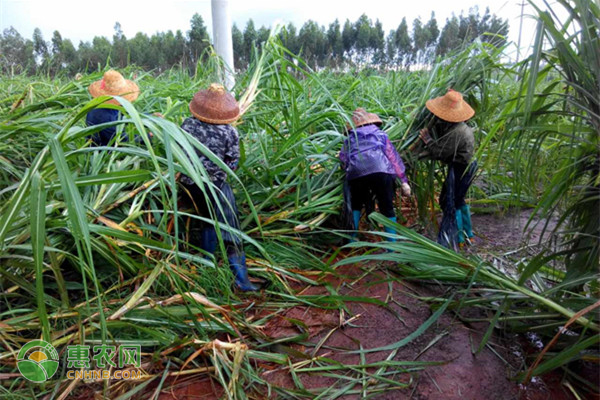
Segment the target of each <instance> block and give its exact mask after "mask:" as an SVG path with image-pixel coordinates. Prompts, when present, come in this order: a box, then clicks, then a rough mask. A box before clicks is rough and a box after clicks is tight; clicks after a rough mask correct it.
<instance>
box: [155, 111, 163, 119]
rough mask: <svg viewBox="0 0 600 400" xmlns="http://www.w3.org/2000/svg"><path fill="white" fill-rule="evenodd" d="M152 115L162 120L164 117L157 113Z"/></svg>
mask: <svg viewBox="0 0 600 400" xmlns="http://www.w3.org/2000/svg"><path fill="white" fill-rule="evenodd" d="M152 115H154V116H155V117H159V118H164V117H165V116H164V115H162V114H161V113H159V112H155V113H152Z"/></svg>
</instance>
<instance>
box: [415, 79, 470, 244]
mask: <svg viewBox="0 0 600 400" xmlns="http://www.w3.org/2000/svg"><path fill="white" fill-rule="evenodd" d="M425 106H426V107H427V109H428V110H429V111H431V113H433V115H434V117H433V118H434V120H433V121H432V123H431V124H430V127H431V128H424V129H421V131H420V132H419V138H420V140H421V141H422V142H423V143H424V145H425V151H424V153H422V154H421V156H423V157H425V158H429V159H432V160H439V161H442V162H443V163H445V164H447V165H448V175H447V176H446V181H445V182H444V187H443V188H442V193H441V194H440V205H441V207H442V212H443V218H442V225H441V227H440V232H439V234H438V242H439V243H441V244H443V245H445V246H446V247H450V246H451V247H454V248H455V247H456V246H455V244H456V242H457V241H458V244H459V245H461V244H463V243H464V242H465V239H467V240H468V239H470V238H472V237H473V229H472V226H471V212H470V210H469V206H468V205H467V204H466V202H465V196H466V194H467V190H468V189H469V186H471V183H472V182H473V177H474V175H475V170H476V169H477V162H476V161H471V159H472V158H473V151H474V147H475V138H474V136H473V129H472V128H471V127H469V126H468V125H467V124H466V121H467V120H469V119H470V118H471V117H473V115H475V111H474V110H473V108H471V106H470V105H469V104H467V102H466V101H465V100H464V99H463V96H462V94H461V93H459V92H457V91H454V90H452V89H449V90H448V92H447V93H446V94H445V95H443V96H440V97H436V98H435V99H430V100H428V101H427V102H426V103H425Z"/></svg>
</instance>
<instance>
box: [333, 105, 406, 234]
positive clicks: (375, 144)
mask: <svg viewBox="0 0 600 400" xmlns="http://www.w3.org/2000/svg"><path fill="white" fill-rule="evenodd" d="M352 122H353V123H354V127H355V128H354V129H349V130H348V132H347V134H348V138H347V139H346V140H345V141H344V145H343V147H342V151H341V152H340V156H339V157H340V161H341V162H342V167H343V168H344V171H345V172H346V180H347V182H348V186H349V189H350V203H351V206H352V219H353V222H354V228H355V229H356V230H358V226H359V221H360V217H361V210H362V209H363V207H368V206H369V203H370V202H371V199H372V198H373V195H374V196H375V198H376V200H377V204H378V205H379V212H380V213H381V214H383V215H384V216H386V217H388V218H389V219H390V220H391V221H392V222H396V213H395V211H394V200H395V197H396V189H395V180H396V178H399V179H400V181H401V182H402V184H401V189H402V193H403V194H404V195H405V196H410V186H409V185H408V179H407V178H406V175H405V173H404V171H405V168H404V163H403V162H402V158H400V155H399V154H398V152H397V151H396V149H395V148H394V146H393V145H392V143H391V142H390V139H389V138H388V136H387V134H386V133H385V132H384V131H382V130H381V129H380V128H379V127H380V126H381V124H382V121H381V119H379V117H378V116H377V114H373V113H368V112H367V111H365V109H364V108H357V109H356V110H354V112H353V113H352ZM385 231H386V232H388V233H394V230H393V229H391V228H385ZM356 235H357V234H356V233H353V234H352V236H353V237H356ZM389 240H390V241H393V240H392V239H389Z"/></svg>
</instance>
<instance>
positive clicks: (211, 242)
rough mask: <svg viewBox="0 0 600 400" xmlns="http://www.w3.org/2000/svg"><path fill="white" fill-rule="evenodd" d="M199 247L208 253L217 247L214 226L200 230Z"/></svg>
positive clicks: (212, 252) (213, 251)
mask: <svg viewBox="0 0 600 400" xmlns="http://www.w3.org/2000/svg"><path fill="white" fill-rule="evenodd" d="M200 248H201V249H202V250H204V251H206V252H207V253H209V254H214V253H215V250H216V249H217V232H216V231H215V228H213V227H210V228H204V229H202V231H200Z"/></svg>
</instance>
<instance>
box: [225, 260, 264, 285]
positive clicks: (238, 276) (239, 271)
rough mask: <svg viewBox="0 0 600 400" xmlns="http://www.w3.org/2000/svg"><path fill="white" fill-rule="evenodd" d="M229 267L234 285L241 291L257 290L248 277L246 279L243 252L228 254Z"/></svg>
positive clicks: (246, 271) (246, 270)
mask: <svg viewBox="0 0 600 400" xmlns="http://www.w3.org/2000/svg"><path fill="white" fill-rule="evenodd" d="M228 260H229V268H231V272H233V275H234V276H235V285H236V286H237V287H238V288H239V289H240V290H241V291H243V292H255V291H257V290H258V287H256V286H255V285H254V284H253V283H252V282H250V279H248V268H247V267H246V255H245V254H243V253H242V254H241V255H240V254H235V255H230V256H229V258H228Z"/></svg>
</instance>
